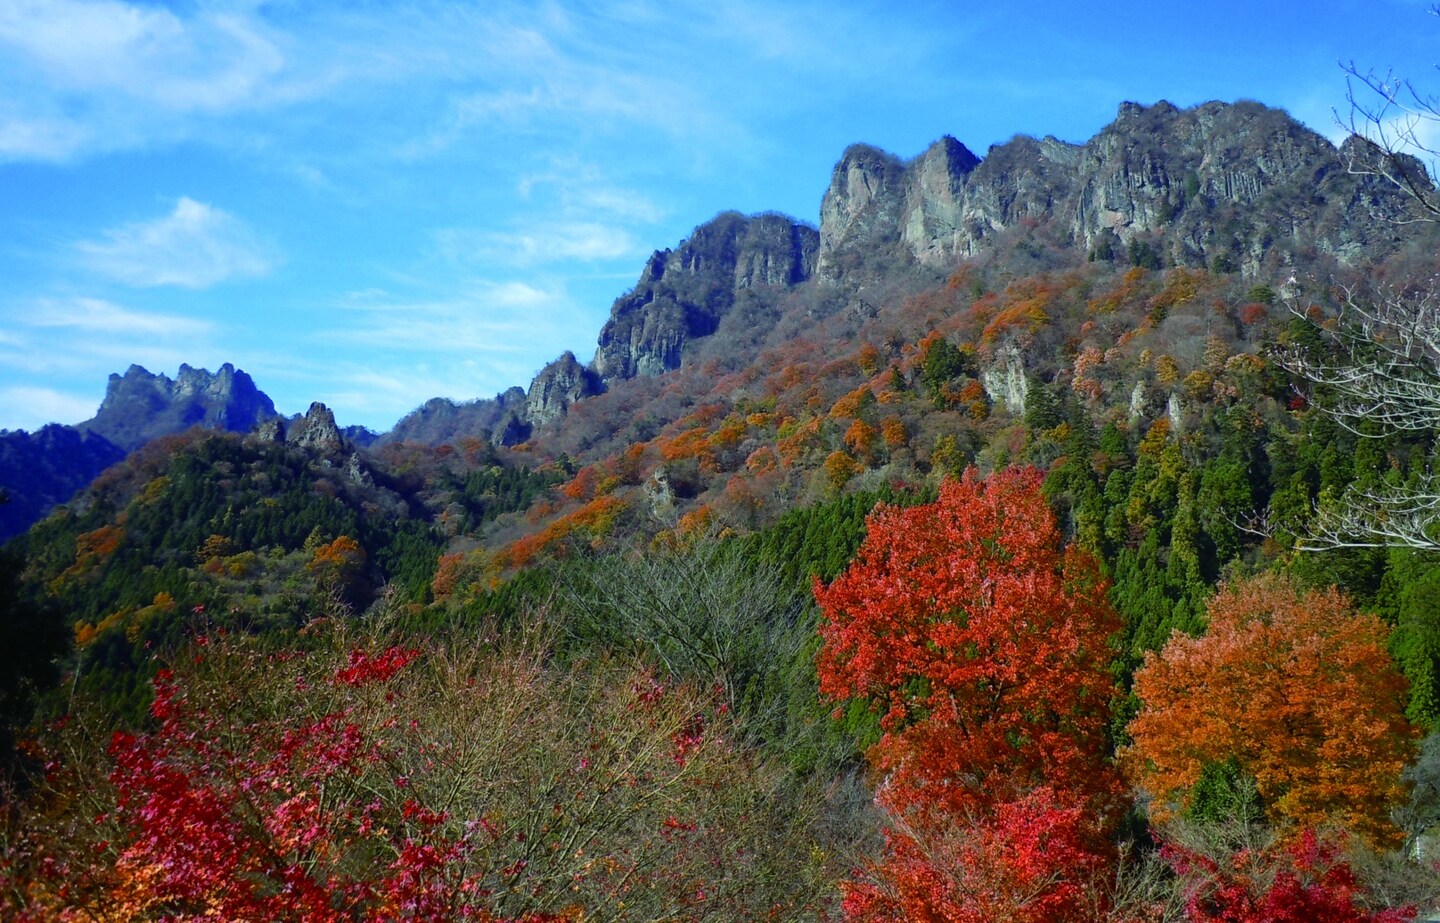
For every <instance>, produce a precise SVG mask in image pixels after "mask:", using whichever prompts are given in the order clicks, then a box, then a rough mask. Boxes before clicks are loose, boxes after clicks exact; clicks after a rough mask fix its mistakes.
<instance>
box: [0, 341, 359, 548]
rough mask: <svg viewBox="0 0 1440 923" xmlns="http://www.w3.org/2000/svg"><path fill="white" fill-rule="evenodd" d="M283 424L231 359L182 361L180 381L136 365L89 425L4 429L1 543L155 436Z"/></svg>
mask: <svg viewBox="0 0 1440 923" xmlns="http://www.w3.org/2000/svg"><path fill="white" fill-rule="evenodd" d="M279 419H280V414H278V413H277V412H276V411H275V405H274V403H273V402H272V401H271V400H270V398H269V397H267V396H266V395H265V393H264V392H262V391H260V389H259V388H257V387H256V386H255V382H254V381H253V380H252V379H251V378H250V376H249V375H247V374H245V372H243V371H240V370H239V369H236V368H235V367H234V366H233V365H231V364H230V363H228V362H227V363H225V364H224V365H222V366H221V367H220V370H219V371H218V372H216V373H214V374H211V373H210V372H209V371H208V370H206V369H196V368H191V367H190V366H188V365H183V364H182V365H181V366H180V371H179V374H178V375H176V377H175V379H174V380H173V381H172V380H171V379H170V378H168V377H167V376H165V375H154V374H151V373H150V372H149V371H148V370H146V369H144V368H142V367H141V366H138V365H132V366H130V368H129V369H127V370H126V372H125V374H124V375H111V376H110V383H109V385H108V386H107V388H106V391H105V399H104V401H102V402H101V404H100V409H99V410H98V411H96V413H95V416H94V417H92V418H90V419H89V420H86V421H85V422H84V423H81V424H79V425H78V426H73V427H71V426H63V425H60V424H54V423H52V424H50V425H49V426H46V427H44V428H43V429H40V430H38V431H37V432H35V433H27V432H24V431H23V430H21V431H16V432H0V488H3V490H4V491H5V497H6V502H4V503H3V504H0V542H3V541H5V540H6V539H9V538H12V537H13V536H15V535H18V534H20V533H21V532H24V531H25V530H26V529H27V528H29V527H30V525H31V524H32V523H34V522H36V521H37V520H39V519H40V518H41V517H43V516H44V515H45V514H46V513H48V512H49V511H50V510H51V509H52V508H53V507H55V506H56V505H57V504H60V503H64V502H65V501H67V500H69V499H70V497H71V496H72V495H73V494H74V493H75V492H76V491H78V490H80V489H81V488H83V487H85V486H86V485H87V484H89V483H90V482H91V481H92V480H94V479H95V476H96V475H98V474H99V473H100V472H101V471H103V470H105V469H106V468H107V467H109V466H110V465H113V464H114V463H115V462H117V461H119V460H120V459H122V458H124V457H125V456H126V454H128V453H129V452H132V451H134V450H135V449H137V448H139V447H141V446H143V445H144V444H145V443H147V442H149V441H150V440H152V439H157V438H159V437H161V436H170V435H174V434H175V433H180V432H184V431H185V430H187V429H190V428H192V427H197V426H198V427H201V428H205V429H215V430H222V431H228V432H240V433H245V432H249V431H250V430H252V429H254V428H255V427H256V426H257V425H259V424H260V423H263V422H266V421H271V420H276V421H278V420H279ZM332 422H333V421H332ZM345 435H346V436H347V437H348V438H349V439H350V441H351V442H353V443H355V444H356V445H367V444H369V442H371V441H373V440H374V434H373V433H370V432H369V431H368V430H364V429H363V428H353V427H352V428H350V429H347V430H346V433H345Z"/></svg>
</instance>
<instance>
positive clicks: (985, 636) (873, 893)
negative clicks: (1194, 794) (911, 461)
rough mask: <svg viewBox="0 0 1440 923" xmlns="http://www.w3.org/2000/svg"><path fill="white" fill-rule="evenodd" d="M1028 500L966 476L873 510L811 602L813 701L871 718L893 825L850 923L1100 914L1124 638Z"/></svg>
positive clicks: (1050, 521) (1023, 488) (1032, 479)
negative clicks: (816, 644) (1114, 698)
mask: <svg viewBox="0 0 1440 923" xmlns="http://www.w3.org/2000/svg"><path fill="white" fill-rule="evenodd" d="M1040 482H1041V475H1040V473H1039V472H1038V471H1035V470H1033V469H1014V470H1010V471H1006V472H1003V473H1000V474H996V475H993V476H991V477H988V478H980V477H979V476H977V475H976V474H975V473H974V472H973V471H971V472H967V473H966V475H965V477H964V478H963V479H962V480H961V481H959V482H950V483H946V484H945V485H944V486H942V487H941V490H940V497H939V500H938V501H937V502H935V503H932V504H928V505H924V506H918V507H913V508H910V509H899V508H895V507H880V508H877V510H876V511H875V512H874V513H872V514H871V516H870V519H869V520H868V533H867V536H866V539H865V542H864V544H863V545H862V546H861V548H860V550H859V552H858V554H857V556H856V559H855V561H854V562H853V563H852V564H851V566H850V568H849V569H848V570H847V571H846V572H845V573H844V574H842V575H841V576H840V577H839V578H838V579H836V580H835V582H834V583H832V584H830V585H829V586H823V585H821V584H819V583H818V582H817V583H816V586H815V597H816V599H817V601H818V602H819V604H820V608H821V612H822V615H823V621H822V625H821V635H822V638H823V642H824V643H823V647H822V648H821V650H820V653H819V655H818V657H817V664H818V668H819V674H820V686H821V690H822V692H824V693H825V694H826V695H828V696H830V697H832V698H835V699H855V698H859V699H867V700H869V701H871V702H872V703H874V704H875V705H876V706H877V707H878V708H880V709H881V710H882V711H883V717H882V719H881V725H882V730H883V736H882V737H881V739H880V741H879V742H878V743H877V744H876V745H875V746H874V748H873V749H872V750H871V752H870V759H871V762H872V764H873V766H874V767H875V769H876V770H877V772H878V773H879V774H880V776H881V778H882V779H883V781H882V783H881V785H880V789H879V793H878V795H877V800H878V801H879V802H880V804H881V805H882V806H883V807H885V808H886V809H887V810H888V811H889V812H890V814H891V816H892V818H894V820H895V826H894V828H893V829H892V830H890V831H889V834H888V848H887V858H886V860H885V862H884V863H882V864H881V865H880V866H879V867H878V868H877V869H876V870H874V874H873V875H872V880H871V881H868V882H859V883H856V884H854V885H852V886H851V889H850V892H849V896H848V897H847V903H846V906H847V910H848V912H849V914H850V915H851V918H852V919H864V920H890V919H917V920H926V919H934V920H948V921H966V920H971V919H975V920H979V919H1001V918H1003V919H1012V920H1026V919H1034V920H1041V919H1045V920H1070V919H1073V920H1081V919H1093V918H1094V914H1095V913H1098V912H1100V911H1099V910H1097V909H1096V908H1097V907H1099V906H1100V904H1103V900H1101V899H1100V898H1099V897H1098V895H1095V894H1093V893H1091V892H1093V891H1094V890H1095V889H1094V888H1092V887H1091V885H1093V884H1094V883H1095V882H1096V881H1098V879H1099V877H1102V871H1103V869H1104V868H1105V867H1106V866H1107V865H1108V864H1109V862H1110V861H1111V858H1112V850H1111V847H1110V845H1109V842H1108V840H1107V837H1106V835H1105V834H1106V832H1107V830H1108V828H1109V826H1110V825H1111V824H1112V823H1113V821H1114V819H1115V818H1116V816H1117V814H1118V811H1117V809H1118V807H1119V804H1120V785H1119V781H1118V779H1117V777H1116V775H1115V773H1114V772H1113V771H1111V769H1110V768H1109V766H1108V765H1107V763H1106V760H1105V750H1106V748H1105V742H1104V733H1103V729H1104V725H1105V722H1106V720H1107V714H1108V703H1109V699H1110V696H1111V694H1112V682H1111V678H1110V674H1109V672H1108V670H1107V667H1106V665H1107V663H1108V661H1109V653H1108V648H1107V642H1108V639H1109V637H1110V636H1111V635H1112V634H1113V633H1114V632H1115V631H1116V630H1117V628H1118V627H1119V622H1118V619H1117V617H1116V615H1115V613H1114V611H1113V610H1112V609H1111V607H1110V605H1109V604H1108V602H1107V601H1106V598H1105V585H1104V582H1103V581H1102V580H1101V578H1100V576H1099V574H1098V572H1097V570H1096V568H1095V565H1094V563H1093V561H1092V560H1091V559H1090V558H1089V557H1088V556H1086V555H1085V554H1083V553H1081V552H1078V551H1070V552H1065V551H1063V550H1062V543H1061V536H1060V532H1059V528H1058V526H1057V524H1056V522H1055V517H1054V514H1053V513H1052V512H1051V511H1050V508H1049V506H1048V505H1047V504H1046V502H1045V499H1044V497H1043V495H1042V494H1041V492H1040ZM1041 793H1043V796H1042V794H1041ZM1027 830H1029V831H1031V832H1032V833H1033V834H1034V836H1033V837H1032V838H1031V839H1030V840H1029V841H1027V840H1026V835H1027V834H1026V833H1025V831H1027ZM1012 840H1013V842H1012ZM1022 846H1023V847H1024V848H1022ZM982 870H983V874H982V873H981V871H982ZM957 876H958V877H957ZM947 881H951V882H954V881H964V882H968V884H966V885H965V886H964V887H959V886H950V885H947V884H945V882H947ZM1077 889H1080V890H1085V891H1087V895H1088V896H1087V897H1086V899H1083V900H1082V899H1080V895H1079V893H1078V892H1077ZM1017 895H1020V896H1023V897H1024V900H1019V899H1018V897H1017ZM1092 898H1093V899H1092ZM1061 906H1064V907H1068V908H1071V909H1070V910H1067V911H1066V912H1065V913H1061V912H1060V911H1059V910H1058V909H1057V908H1058V907H1061ZM1001 907H1003V908H1006V910H1005V912H1004V913H1002V914H1001V916H999V917H996V916H994V914H995V913H997V912H999V910H998V909H997V908H1001ZM987 914H989V915H988V916H987ZM1067 914H1068V915H1067Z"/></svg>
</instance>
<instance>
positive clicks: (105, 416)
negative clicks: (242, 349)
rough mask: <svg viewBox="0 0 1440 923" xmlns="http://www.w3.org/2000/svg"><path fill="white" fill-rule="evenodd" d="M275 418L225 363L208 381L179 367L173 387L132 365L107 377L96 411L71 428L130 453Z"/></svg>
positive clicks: (204, 374) (247, 380) (265, 400)
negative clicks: (202, 431) (178, 437)
mask: <svg viewBox="0 0 1440 923" xmlns="http://www.w3.org/2000/svg"><path fill="white" fill-rule="evenodd" d="M279 416H280V415H279V414H278V413H277V412H276V411H275V405H274V403H272V402H271V400H270V398H269V397H267V396H266V395H265V394H264V393H263V392H262V391H260V389H259V388H257V387H255V382H254V380H253V379H251V377H250V376H249V375H247V374H245V373H244V372H243V371H239V370H237V369H236V368H235V366H233V365H231V364H230V363H228V362H227V363H225V364H224V365H222V366H220V370H219V371H218V372H216V373H214V374H213V375H212V374H211V373H210V372H209V371H208V370H206V369H196V368H191V367H190V366H188V365H184V364H182V365H181V366H180V372H179V374H178V375H176V376H175V379H174V380H173V381H172V380H171V379H170V378H168V377H166V376H165V375H163V374H160V375H153V374H151V373H150V372H149V371H147V370H146V369H144V368H142V367H141V366H138V365H132V366H130V368H129V369H127V370H126V372H125V374H124V375H111V376H110V383H109V385H108V386H107V387H106V389H105V399H104V400H103V401H102V402H101V403H100V409H99V410H98V411H96V413H95V416H93V417H91V418H90V419H89V420H86V421H85V422H84V423H81V424H79V426H77V427H76V428H77V429H79V430H80V431H81V432H86V433H94V434H96V435H99V436H103V437H104V438H105V439H108V440H109V441H110V442H113V443H114V444H116V445H118V446H120V447H121V448H122V449H125V450H126V451H130V450H133V449H137V448H139V447H140V446H142V445H144V444H145V443H147V442H149V441H150V440H151V439H154V438H156V437H158V436H165V435H169V434H171V433H178V432H181V431H183V430H186V429H189V428H190V427H192V426H200V427H204V428H206V429H218V430H225V431H227V432H238V433H244V432H249V431H250V430H252V429H254V428H255V426H256V424H258V423H260V422H262V421H264V420H273V419H276V418H277V417H279Z"/></svg>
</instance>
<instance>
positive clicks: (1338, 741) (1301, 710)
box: [1125, 575, 1414, 842]
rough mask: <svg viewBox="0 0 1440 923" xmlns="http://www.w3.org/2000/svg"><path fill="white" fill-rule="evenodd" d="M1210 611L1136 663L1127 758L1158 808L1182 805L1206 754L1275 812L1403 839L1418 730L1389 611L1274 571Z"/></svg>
mask: <svg viewBox="0 0 1440 923" xmlns="http://www.w3.org/2000/svg"><path fill="white" fill-rule="evenodd" d="M1209 618H1210V627H1209V630H1208V632H1207V633H1206V634H1205V635H1204V637H1200V638H1191V637H1188V636H1186V635H1181V634H1177V635H1175V636H1174V637H1172V638H1171V639H1170V642H1169V643H1168V644H1166V645H1165V648H1164V649H1163V650H1162V651H1160V653H1159V654H1155V653H1150V654H1147V655H1146V657H1145V662H1144V664H1143V666H1141V668H1140V669H1139V670H1138V671H1137V672H1136V674H1135V693H1136V695H1137V696H1138V697H1139V698H1140V700H1141V702H1142V703H1143V704H1142V708H1141V710H1140V713H1139V715H1138V716H1137V717H1136V718H1135V720H1134V721H1133V722H1131V724H1130V734H1131V736H1132V737H1133V739H1134V744H1133V745H1132V746H1131V747H1130V748H1129V750H1128V751H1127V753H1126V754H1125V758H1126V760H1127V762H1128V765H1129V767H1130V768H1131V770H1132V772H1133V774H1134V775H1135V776H1136V778H1137V780H1138V781H1139V783H1140V785H1141V786H1142V787H1143V788H1144V789H1145V790H1146V791H1148V792H1149V793H1150V794H1151V795H1153V796H1154V799H1155V802H1154V805H1153V807H1152V811H1151V813H1152V816H1156V817H1157V818H1159V819H1162V820H1163V819H1164V818H1165V817H1166V816H1167V814H1169V813H1170V812H1172V811H1173V810H1174V808H1175V807H1177V806H1179V805H1183V804H1184V803H1185V802H1186V799H1187V798H1188V793H1189V791H1190V789H1191V788H1192V787H1193V786H1194V785H1195V783H1196V782H1198V781H1199V779H1200V776H1201V773H1202V771H1203V770H1204V768H1205V766H1206V765H1207V764H1210V763H1225V762H1227V761H1230V760H1234V761H1235V762H1236V763H1238V765H1239V766H1240V768H1241V769H1242V770H1244V771H1245V772H1246V773H1248V774H1250V775H1251V776H1253V777H1254V779H1255V782H1256V787H1257V789H1258V791H1259V794H1260V796H1261V798H1262V799H1264V801H1265V804H1266V808H1267V812H1268V814H1269V816H1270V818H1271V820H1272V821H1274V822H1285V823H1290V824H1293V825H1295V826H1296V827H1298V828H1304V827H1313V826H1321V825H1328V824H1340V825H1343V826H1346V827H1349V828H1350V829H1352V830H1355V831H1357V832H1360V833H1362V834H1363V835H1365V836H1366V837H1368V838H1369V839H1371V840H1372V841H1375V842H1388V841H1392V840H1394V839H1395V837H1396V831H1395V829H1394V828H1393V827H1392V826H1391V824H1390V822H1389V820H1388V817H1389V814H1390V811H1391V809H1392V808H1394V807H1395V806H1396V805H1397V804H1398V803H1400V801H1401V800H1403V797H1404V794H1405V792H1404V789H1403V787H1402V785H1401V782H1400V772H1401V770H1402V769H1403V768H1404V767H1405V765H1406V763H1407V762H1408V761H1409V760H1410V758H1411V757H1412V756H1413V753H1414V732H1413V730H1412V729H1411V728H1410V726H1409V725H1408V724H1407V723H1406V721H1405V717H1404V707H1405V706H1404V703H1405V680H1404V678H1403V677H1402V676H1401V675H1400V674H1399V672H1398V671H1397V670H1396V668H1395V665H1394V663H1393V662H1392V661H1391V659H1390V655H1389V653H1388V652H1387V650H1386V647H1385V639H1386V635H1387V631H1386V628H1385V625H1384V623H1382V622H1381V621H1380V620H1379V619H1378V618H1376V617H1374V616H1372V615H1357V614H1356V613H1355V611H1354V610H1353V609H1352V607H1351V605H1350V602H1349V600H1347V599H1346V598H1345V596H1343V595H1342V594H1341V593H1340V592H1339V591H1337V590H1335V589H1333V588H1332V589H1329V590H1325V591H1305V590H1301V589H1300V588H1298V587H1296V586H1295V585H1294V584H1293V583H1291V582H1290V581H1289V580H1288V579H1286V578H1284V577H1280V576H1275V575H1267V576H1262V577H1257V578H1254V579H1252V580H1247V581H1243V582H1240V583H1235V584H1231V585H1229V586H1227V587H1225V588H1224V589H1222V590H1221V592H1220V593H1219V594H1218V595H1217V596H1215V598H1214V599H1212V600H1211V602H1210V606H1209Z"/></svg>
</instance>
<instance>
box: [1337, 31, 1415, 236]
mask: <svg viewBox="0 0 1440 923" xmlns="http://www.w3.org/2000/svg"><path fill="white" fill-rule="evenodd" d="M1430 12H1431V13H1432V14H1435V15H1440V6H1431V7H1430ZM1342 68H1343V69H1344V71H1345V84H1346V94H1345V95H1346V100H1347V102H1348V103H1349V108H1348V112H1347V113H1345V114H1342V113H1339V112H1337V113H1336V115H1335V121H1336V122H1337V123H1338V124H1339V126H1340V127H1341V128H1344V129H1347V130H1348V131H1349V132H1350V134H1351V135H1352V136H1354V138H1356V139H1357V141H1358V142H1368V143H1352V144H1349V145H1347V146H1346V151H1347V153H1349V155H1350V172H1352V173H1355V174H1359V175H1363V176H1374V177H1378V178H1380V179H1383V180H1385V181H1386V182H1389V183H1391V184H1393V185H1394V186H1396V187H1397V188H1398V189H1400V190H1401V191H1403V192H1404V193H1406V195H1407V196H1409V198H1410V200H1411V202H1412V203H1413V205H1414V206H1415V210H1414V214H1413V215H1412V217H1410V218H1409V219H1401V220H1402V223H1409V222H1415V221H1431V222H1434V221H1440V191H1437V190H1436V188H1435V185H1434V181H1433V174H1434V170H1433V166H1434V164H1435V161H1436V158H1437V155H1440V151H1437V150H1436V142H1434V141H1432V140H1430V137H1429V135H1430V132H1431V131H1432V130H1433V127H1434V126H1440V99H1437V98H1436V97H1435V96H1433V95H1431V94H1429V93H1427V92H1425V91H1424V90H1422V89H1420V88H1419V87H1417V86H1416V85H1415V83H1414V82H1413V81H1412V80H1410V79H1409V78H1407V77H1405V76H1403V75H1399V74H1396V73H1394V72H1393V71H1387V72H1386V73H1384V74H1383V75H1382V74H1380V73H1378V72H1376V71H1373V70H1362V69H1361V68H1360V67H1359V66H1358V65H1356V64H1355V63H1354V62H1351V63H1349V64H1345V65H1342ZM1427 163H1428V164H1430V165H1431V167H1432V169H1430V170H1427V169H1426V164H1427Z"/></svg>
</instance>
